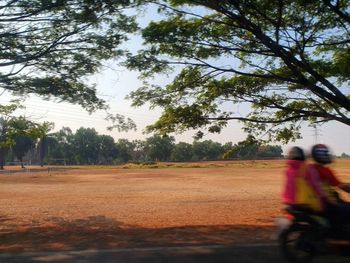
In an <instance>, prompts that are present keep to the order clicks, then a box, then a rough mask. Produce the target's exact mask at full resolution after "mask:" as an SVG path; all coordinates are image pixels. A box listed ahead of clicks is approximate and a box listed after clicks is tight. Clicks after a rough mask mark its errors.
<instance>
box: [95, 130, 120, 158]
mask: <svg viewBox="0 0 350 263" xmlns="http://www.w3.org/2000/svg"><path fill="white" fill-rule="evenodd" d="M98 138H99V146H98V149H96V150H97V151H98V163H107V164H111V163H113V160H114V159H115V158H116V157H117V156H118V149H117V146H116V145H115V142H114V139H113V137H111V136H109V135H99V136H98Z"/></svg>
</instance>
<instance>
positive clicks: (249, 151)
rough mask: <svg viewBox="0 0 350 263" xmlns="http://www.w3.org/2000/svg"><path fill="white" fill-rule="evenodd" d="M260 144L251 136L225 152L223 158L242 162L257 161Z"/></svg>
mask: <svg viewBox="0 0 350 263" xmlns="http://www.w3.org/2000/svg"><path fill="white" fill-rule="evenodd" d="M260 146H261V142H260V141H258V140H257V139H255V137H254V136H253V135H251V134H249V135H248V136H247V138H246V139H245V140H244V141H240V142H238V143H237V144H235V145H234V146H233V147H232V149H231V150H229V151H227V152H225V155H224V157H225V158H237V159H243V160H249V159H257V158H258V152H259V148H260Z"/></svg>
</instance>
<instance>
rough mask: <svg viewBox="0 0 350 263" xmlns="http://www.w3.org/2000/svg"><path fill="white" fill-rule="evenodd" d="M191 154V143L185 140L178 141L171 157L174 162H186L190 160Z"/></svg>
mask: <svg viewBox="0 0 350 263" xmlns="http://www.w3.org/2000/svg"><path fill="white" fill-rule="evenodd" d="M192 155H193V149H192V145H191V144H189V143H186V142H179V143H178V144H176V145H175V147H174V150H173V152H172V154H171V159H172V160H173V161H176V162H186V161H191V160H192Z"/></svg>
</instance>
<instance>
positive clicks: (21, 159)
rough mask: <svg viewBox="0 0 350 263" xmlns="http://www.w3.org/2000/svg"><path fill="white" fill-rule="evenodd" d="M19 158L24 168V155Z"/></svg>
mask: <svg viewBox="0 0 350 263" xmlns="http://www.w3.org/2000/svg"><path fill="white" fill-rule="evenodd" d="M19 160H20V162H21V168H23V169H24V168H25V167H24V163H23V156H22V157H21V158H19Z"/></svg>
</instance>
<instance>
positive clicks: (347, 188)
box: [338, 183, 350, 193]
mask: <svg viewBox="0 0 350 263" xmlns="http://www.w3.org/2000/svg"><path fill="white" fill-rule="evenodd" d="M338 187H339V188H340V189H341V190H343V191H345V192H348V193H350V184H345V183H341V184H339V185H338Z"/></svg>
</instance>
